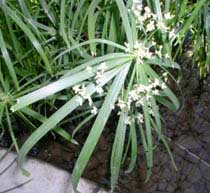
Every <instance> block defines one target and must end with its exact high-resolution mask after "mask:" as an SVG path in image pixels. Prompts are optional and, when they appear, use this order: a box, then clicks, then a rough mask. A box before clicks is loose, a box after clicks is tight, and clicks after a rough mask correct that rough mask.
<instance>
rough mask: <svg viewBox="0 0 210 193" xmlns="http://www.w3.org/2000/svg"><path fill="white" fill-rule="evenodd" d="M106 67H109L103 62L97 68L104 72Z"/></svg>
mask: <svg viewBox="0 0 210 193" xmlns="http://www.w3.org/2000/svg"><path fill="white" fill-rule="evenodd" d="M106 68H107V66H106V62H102V63H101V64H100V65H99V67H98V68H97V69H98V71H100V72H102V73H104V72H105V70H106Z"/></svg>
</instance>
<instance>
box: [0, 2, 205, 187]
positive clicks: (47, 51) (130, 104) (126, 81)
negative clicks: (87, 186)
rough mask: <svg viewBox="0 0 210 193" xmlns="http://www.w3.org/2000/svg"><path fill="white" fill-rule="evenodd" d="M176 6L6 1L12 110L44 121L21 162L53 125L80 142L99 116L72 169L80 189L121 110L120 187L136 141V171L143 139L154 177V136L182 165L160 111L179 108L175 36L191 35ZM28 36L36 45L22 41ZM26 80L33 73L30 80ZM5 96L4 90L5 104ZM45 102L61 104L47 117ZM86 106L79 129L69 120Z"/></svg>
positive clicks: (114, 158)
mask: <svg viewBox="0 0 210 193" xmlns="http://www.w3.org/2000/svg"><path fill="white" fill-rule="evenodd" d="M202 2H204V1H202ZM175 5H176V3H174V2H172V1H169V0H167V1H164V3H163V2H161V1H159V0H155V1H154V0H147V1H140V0H139V1H138V0H133V1H131V0H128V1H121V0H103V1H102V0H93V1H85V0H77V1H73V0H72V1H71V0H61V1H50V2H48V1H45V0H40V1H32V0H30V1H23V0H18V1H12V0H10V1H5V0H0V8H1V12H0V13H1V15H3V16H2V18H5V19H4V20H2V21H1V23H2V22H3V23H4V26H6V28H7V29H9V34H6V33H3V32H1V33H0V41H1V42H0V43H1V44H0V48H1V51H2V56H3V57H2V58H1V63H2V64H3V65H4V66H5V67H7V69H6V70H7V73H6V74H5V75H4V76H7V78H6V79H7V80H9V82H10V84H11V85H14V86H15V88H14V89H15V92H14V93H15V94H13V97H12V100H11V102H9V103H8V105H7V107H6V111H5V112H6V114H8V113H9V114H10V115H11V116H12V115H14V114H18V113H23V114H24V115H26V116H27V119H28V120H29V121H30V120H32V121H33V120H36V121H38V122H39V123H40V124H39V126H38V127H36V129H34V130H33V132H32V134H31V135H30V136H29V138H28V139H27V140H26V141H25V143H24V144H23V145H22V147H21V148H20V151H19V155H18V162H19V165H20V166H21V168H24V165H23V162H24V159H25V156H26V155H27V154H28V152H29V151H30V150H31V149H32V147H33V146H34V145H35V144H36V143H38V142H39V140H40V139H42V138H43V137H44V136H45V135H47V134H48V133H49V132H52V131H55V132H57V133H58V134H60V135H61V136H62V137H64V138H65V139H67V140H69V141H70V142H73V143H77V142H76V133H77V131H78V130H79V129H80V128H81V127H83V126H84V125H85V124H86V123H87V122H89V121H90V120H93V119H94V122H93V125H92V127H91V129H90V132H89V135H88V137H87V139H86V141H85V143H84V145H83V147H82V150H81V152H80V154H79V157H78V159H77V161H76V163H75V166H74V169H73V173H72V180H73V187H74V190H75V191H77V185H78V182H79V179H80V177H81V176H82V174H83V172H84V170H85V167H86V165H87V163H88V161H89V159H90V157H91V155H92V153H93V151H94V149H95V147H96V145H97V142H98V140H99V138H100V136H101V134H102V131H103V129H104V128H105V125H106V123H107V121H108V118H109V117H110V115H111V113H112V112H113V111H115V112H118V113H117V114H118V123H117V127H116V128H115V129H116V131H115V138H114V141H113V146H112V153H111V158H110V171H111V189H112V190H114V188H115V186H116V184H117V179H118V177H119V171H120V167H121V165H122V162H123V158H124V157H125V156H126V155H127V154H126V152H127V151H125V149H127V148H130V154H131V156H130V157H131V160H130V165H129V167H128V169H127V172H131V171H132V170H133V169H134V167H135V163H136V161H137V148H138V147H137V146H138V143H139V142H138V140H137V136H140V137H141V143H142V144H143V148H144V154H145V159H146V163H147V177H146V180H148V179H149V177H150V176H151V174H152V166H153V159H154V158H153V151H154V147H155V142H154V138H155V136H157V137H156V138H157V139H158V141H160V142H161V143H162V144H163V145H164V146H165V148H166V150H167V152H168V154H169V156H170V158H171V160H172V163H173V164H174V167H175V168H176V166H175V163H174V161H173V156H172V154H171V151H170V148H169V146H168V144H167V139H166V138H165V136H164V135H163V134H162V122H161V119H162V118H161V114H160V111H159V106H166V107H167V108H169V109H171V110H174V111H176V110H178V109H179V106H180V104H179V101H178V99H177V97H176V96H175V94H174V93H173V92H172V91H171V89H170V88H169V87H168V85H167V83H168V79H169V78H172V79H173V80H174V78H173V76H172V75H171V73H170V71H171V70H173V71H174V70H179V69H180V67H179V65H178V64H177V63H176V62H174V56H175V54H174V52H173V46H174V42H177V43H178V44H179V43H180V42H182V40H183V39H182V38H183V36H184V34H185V33H186V31H184V30H185V29H183V28H181V30H177V28H174V25H175V24H176V26H177V25H178V24H179V21H177V17H178V16H175V15H176V12H177V10H176V6H175ZM180 6H181V5H180ZM200 7H202V5H200ZM192 19H193V18H192ZM190 22H191V21H190ZM187 25H188V23H187V24H186V25H185V26H187ZM181 27H182V26H181ZM182 30H183V31H182ZM1 31H2V27H1ZM21 38H24V42H23V44H24V45H25V46H26V47H27V48H25V47H24V46H22V45H21V42H20V41H21ZM2 42H3V44H2ZM5 42H6V43H5ZM8 49H11V50H12V51H13V52H14V54H13V57H11V58H10V59H9V54H8V53H9V52H7V53H6V52H5V50H8ZM26 50H28V51H29V52H27V51H26ZM5 53H6V54H5ZM22 55H23V56H24V57H23V56H22ZM13 61H14V62H15V65H13V63H12V62H13ZM20 68H22V70H21V69H20ZM1 69H2V68H1ZM23 69H24V70H25V72H27V71H30V72H31V71H32V72H33V73H32V76H27V78H26V77H25V76H26V75H27V74H24V73H23ZM40 72H42V73H43V76H41V77H40V76H39V75H40V74H41V73H40ZM1 73H2V71H1ZM0 75H1V74H0ZM24 75H25V76H24ZM4 76H1V77H0V78H1V84H2V86H1V87H2V88H1V90H3V89H5V88H4V86H3V85H4V84H5V83H3V78H2V77H4ZM8 77H10V79H9V78H8ZM43 77H44V78H43ZM21 78H25V79H24V80H25V81H23V82H24V83H25V84H26V85H25V87H24V86H22V82H21V81H20V80H21ZM43 80H45V81H44V83H43ZM30 86H31V87H30ZM7 92H8V91H6V92H4V93H7ZM2 93H3V92H2ZM4 96H5V95H4ZM4 96H3V95H1V103H0V104H1V105H2V104H3V103H2V101H3V100H5V97H4ZM15 100H16V102H14V101H15ZM43 101H47V102H48V103H50V104H51V106H52V107H55V108H54V111H53V112H52V113H51V114H50V115H48V116H46V115H43V114H42V113H41V111H40V110H39V109H40V105H41V106H43ZM55 101H57V102H59V101H62V106H59V107H56V104H55ZM10 107H11V108H10ZM9 108H10V110H11V111H10V112H9ZM78 110H79V111H80V112H81V111H84V112H83V113H81V115H83V116H80V117H82V118H83V120H82V121H81V122H80V123H79V124H78V126H77V127H76V128H75V130H74V131H72V135H71V134H69V133H67V132H66V131H65V130H64V129H62V128H61V125H62V124H63V123H65V122H68V121H69V117H70V119H71V118H74V117H77V115H75V112H77V111H78ZM1 112H2V111H1ZM1 114H3V113H1ZM126 136H128V137H129V140H126ZM13 138H15V136H14V137H13ZM127 141H128V143H127V144H126V142H127ZM127 156H128V155H127Z"/></svg>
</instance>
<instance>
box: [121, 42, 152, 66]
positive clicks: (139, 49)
mask: <svg viewBox="0 0 210 193" xmlns="http://www.w3.org/2000/svg"><path fill="white" fill-rule="evenodd" d="M125 46H126V51H127V52H128V53H131V54H133V55H134V56H135V58H136V60H137V62H138V63H140V64H141V63H143V59H147V58H151V57H152V54H153V53H152V52H150V50H149V49H150V48H149V47H146V46H145V45H144V44H143V43H142V42H140V41H136V43H135V45H134V48H133V49H132V48H131V47H130V45H129V44H128V43H125Z"/></svg>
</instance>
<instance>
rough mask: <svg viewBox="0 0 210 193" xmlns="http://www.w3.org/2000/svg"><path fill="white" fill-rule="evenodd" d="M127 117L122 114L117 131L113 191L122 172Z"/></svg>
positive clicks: (113, 166) (112, 179) (112, 171)
mask: <svg viewBox="0 0 210 193" xmlns="http://www.w3.org/2000/svg"><path fill="white" fill-rule="evenodd" d="M125 119H126V115H125V113H122V114H121V116H120V119H119V122H118V125H117V131H116V134H115V139H114V144H113V147H112V154H111V164H110V171H111V190H112V191H113V190H114V187H115V186H116V184H117V179H118V176H119V172H120V166H121V162H122V154H123V149H124V143H125V133H126V124H125Z"/></svg>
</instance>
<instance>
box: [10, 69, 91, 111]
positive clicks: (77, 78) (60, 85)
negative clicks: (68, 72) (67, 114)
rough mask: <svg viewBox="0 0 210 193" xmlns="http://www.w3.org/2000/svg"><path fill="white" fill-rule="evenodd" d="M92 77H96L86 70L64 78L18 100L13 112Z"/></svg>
mask: <svg viewBox="0 0 210 193" xmlns="http://www.w3.org/2000/svg"><path fill="white" fill-rule="evenodd" d="M92 76H94V73H93V72H89V71H87V70H84V71H82V72H79V73H77V74H74V75H72V76H68V77H65V78H62V79H60V80H58V81H56V82H54V83H51V84H49V85H47V86H45V87H42V88H40V89H38V90H36V91H34V92H32V93H29V94H27V95H25V96H23V97H20V98H18V99H17V103H16V104H15V105H13V106H12V108H11V110H12V111H17V110H19V109H21V108H24V107H26V106H27V105H30V104H32V103H35V102H36V101H39V100H41V99H44V98H46V97H48V96H50V95H52V94H55V93H57V92H59V91H61V90H63V89H66V88H69V87H71V86H73V85H75V84H77V83H79V82H81V81H83V80H86V79H88V78H90V77H92Z"/></svg>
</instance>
